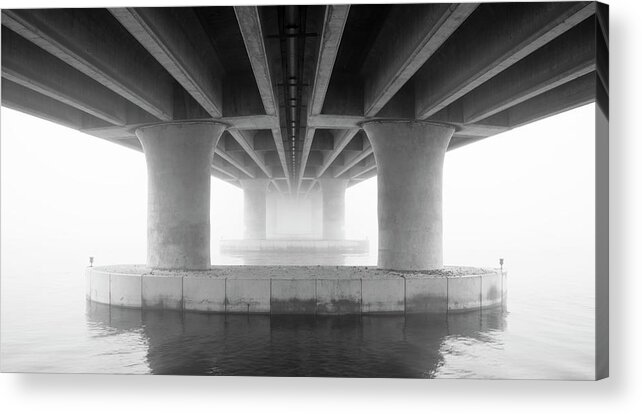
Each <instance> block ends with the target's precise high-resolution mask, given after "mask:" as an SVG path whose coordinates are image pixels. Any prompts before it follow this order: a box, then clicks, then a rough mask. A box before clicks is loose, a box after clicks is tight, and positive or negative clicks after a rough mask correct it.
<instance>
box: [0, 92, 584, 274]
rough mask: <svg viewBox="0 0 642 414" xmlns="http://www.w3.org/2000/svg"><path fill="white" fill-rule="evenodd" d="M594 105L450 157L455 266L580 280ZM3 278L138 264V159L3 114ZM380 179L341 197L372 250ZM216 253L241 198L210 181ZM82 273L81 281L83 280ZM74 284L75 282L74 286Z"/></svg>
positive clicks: (449, 237) (357, 234)
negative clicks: (21, 272)
mask: <svg viewBox="0 0 642 414" xmlns="http://www.w3.org/2000/svg"><path fill="white" fill-rule="evenodd" d="M594 110H595V109H594V105H593V104H591V105H586V106H583V107H581V108H578V109H575V110H572V111H568V112H565V113H562V114H559V115H557V116H553V117H550V118H548V119H545V120H542V121H538V122H535V123H532V124H530V125H526V126H524V127H521V128H517V129H515V130H513V131H509V132H505V133H502V134H499V135H496V136H494V137H491V138H488V139H485V140H482V141H480V142H477V143H474V144H471V145H469V146H466V147H463V148H459V149H456V150H454V151H451V152H448V153H447V155H446V161H445V167H444V254H445V257H444V259H445V263H446V264H453V265H471V266H497V263H498V258H499V257H504V258H505V259H506V266H507V267H508V268H510V267H511V264H513V263H517V262H523V261H526V262H532V261H533V260H535V262H536V263H538V264H539V265H540V266H542V268H545V267H547V266H555V267H556V268H557V269H558V270H559V269H572V270H573V274H585V275H586V274H587V272H588V275H587V277H588V276H591V277H590V278H587V281H590V280H592V275H593V262H594V260H593V257H594V247H593V243H594V197H595V190H594V175H595V168H594V159H595V151H594ZM1 115H2V130H1V133H2V140H1V152H2V159H1V162H2V171H1V172H2V183H1V184H2V192H1V196H2V199H1V202H2V208H1V211H2V217H1V220H2V223H1V224H2V232H1V234H2V240H1V241H2V252H1V253H2V276H6V275H10V274H12V273H13V272H14V271H15V270H18V269H20V268H21V267H23V266H25V265H28V266H32V267H34V266H35V267H36V268H40V267H43V268H44V269H46V268H52V267H53V268H67V269H68V270H70V271H72V270H73V271H76V269H78V272H80V269H82V267H84V266H86V264H87V263H88V257H89V256H94V257H95V264H96V265H106V264H116V263H144V262H145V249H146V240H145V237H146V197H147V190H146V167H145V159H144V155H143V154H142V153H139V152H136V151H133V150H131V149H128V148H125V147H121V146H119V145H115V144H113V143H111V142H107V141H103V140H101V139H98V138H94V137H92V136H89V135H85V134H83V133H80V132H77V131H74V130H72V129H69V128H66V127H63V126H59V125H56V124H53V123H50V122H47V121H44V120H41V119H38V118H35V117H32V116H30V115H26V114H23V113H20V112H16V111H13V110H11V109H7V108H4V107H3V108H2V114H1ZM376 206H377V179H376V177H375V178H372V179H369V180H367V181H365V182H363V183H360V184H358V185H355V186H352V187H350V188H349V189H348V190H347V194H346V237H347V238H351V239H363V238H367V239H369V240H370V241H371V250H372V252H371V257H372V264H374V263H376V246H377V244H376V243H377V211H376ZM211 223H212V250H213V258H214V259H213V260H214V262H215V263H216V256H217V251H218V240H220V239H226V238H242V235H243V191H242V190H241V189H239V188H237V187H235V186H233V185H230V184H228V183H226V182H223V181H221V180H218V179H215V178H212V202H211ZM79 274H80V273H79ZM79 280H80V279H79Z"/></svg>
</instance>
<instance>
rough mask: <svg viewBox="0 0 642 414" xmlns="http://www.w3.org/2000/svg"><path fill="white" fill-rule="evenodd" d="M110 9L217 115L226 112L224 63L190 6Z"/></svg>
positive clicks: (180, 81)
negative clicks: (224, 103) (224, 106)
mask: <svg viewBox="0 0 642 414" xmlns="http://www.w3.org/2000/svg"><path fill="white" fill-rule="evenodd" d="M109 12H110V13H111V14H112V15H113V16H114V17H115V18H116V19H117V20H118V21H119V22H120V23H121V24H122V25H123V26H124V27H125V28H126V29H127V30H128V31H129V33H131V34H132V36H134V37H135V38H136V40H138V42H140V44H142V45H143V47H145V49H147V51H148V52H149V53H150V54H151V55H152V56H154V58H156V60H157V61H158V62H159V63H160V64H161V65H163V67H164V68H165V70H167V71H168V72H169V73H170V74H171V75H172V76H173V77H174V79H176V80H177V81H178V83H180V84H181V86H183V88H185V90H186V91H187V92H188V93H189V94H190V95H191V96H192V97H193V98H194V99H195V100H196V102H198V103H199V104H200V105H201V106H202V107H203V108H204V109H205V110H206V111H207V113H209V114H210V115H211V116H212V117H213V118H219V117H221V115H222V113H223V108H222V106H223V94H222V86H221V85H222V79H223V75H224V70H223V66H222V65H221V63H220V61H219V59H218V57H217V56H216V54H215V53H214V50H213V49H212V47H211V44H210V41H209V39H208V37H207V34H206V33H205V31H204V30H203V28H202V27H201V24H200V23H199V21H198V18H197V17H196V15H194V12H193V11H192V9H190V8H181V9H172V10H169V9H167V8H161V7H144V8H113V9H109Z"/></svg>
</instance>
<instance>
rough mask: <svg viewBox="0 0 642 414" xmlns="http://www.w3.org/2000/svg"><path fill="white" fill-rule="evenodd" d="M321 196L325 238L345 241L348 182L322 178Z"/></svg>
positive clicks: (320, 181)
mask: <svg viewBox="0 0 642 414" xmlns="http://www.w3.org/2000/svg"><path fill="white" fill-rule="evenodd" d="M319 183H320V184H321V194H322V197H323V238H324V239H326V240H343V239H344V238H345V217H346V187H347V186H348V180H345V179H340V178H322V179H320V180H319Z"/></svg>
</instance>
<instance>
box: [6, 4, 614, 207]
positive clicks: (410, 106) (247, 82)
mask: <svg viewBox="0 0 642 414" xmlns="http://www.w3.org/2000/svg"><path fill="white" fill-rule="evenodd" d="M596 56H597V59H596ZM607 62H608V9H607V8H606V7H605V6H603V5H599V4H598V3H595V2H552V3H461V4H458V3H451V4H447V3H443V4H415V5H385V4H384V5H352V6H351V5H329V6H323V5H307V6H288V7H279V6H264V7H246V6H239V7H227V6H220V7H180V8H171V7H168V8H115V9H46V10H45V9H42V10H17V9H15V10H10V9H6V10H3V11H2V104H3V105H5V106H7V107H11V108H15V109H18V110H21V111H24V112H27V113H30V114H33V115H36V116H39V117H43V118H45V119H49V120H51V121H54V122H57V123H60V124H62V125H66V126H69V127H71V128H74V129H78V130H81V131H83V132H86V133H87V134H90V135H93V136H96V137H99V138H102V139H106V140H108V141H111V142H114V143H117V144H121V145H125V146H127V147H130V148H133V149H136V150H142V147H141V144H140V142H139V139H138V138H137V137H136V134H135V130H136V128H137V127H139V126H140V125H144V124H149V123H155V122H162V121H178V120H203V119H214V120H218V121H221V122H224V123H225V124H226V125H228V129H227V130H226V131H225V132H224V133H223V134H222V136H221V139H220V140H219V141H218V144H217V145H216V148H215V153H214V156H213V158H212V163H211V164H212V165H211V168H212V170H211V172H212V175H214V176H216V177H217V178H220V179H223V180H226V181H228V182H230V183H232V184H235V185H238V186H240V185H241V180H245V179H262V178H265V179H268V180H269V183H270V185H269V191H277V192H279V193H291V194H305V193H307V192H309V191H317V190H318V188H319V187H318V179H320V178H322V177H333V178H343V179H347V180H349V185H352V184H355V183H358V182H360V181H362V180H364V179H367V178H369V177H371V176H373V175H376V174H377V165H376V162H375V159H374V154H373V147H372V146H371V145H370V142H369V138H368V136H367V135H366V134H365V133H364V131H363V130H362V129H361V128H360V125H361V122H363V121H366V120H369V119H376V118H398V119H419V120H431V121H438V122H444V123H448V124H450V125H453V126H455V128H456V130H455V132H454V134H453V136H452V139H451V140H450V142H449V144H448V149H449V150H452V149H454V148H458V147H460V146H462V145H467V144H470V143H473V142H476V141H479V140H481V139H484V138H487V137H490V136H492V135H495V134H497V133H500V132H503V131H506V130H508V129H512V128H515V127H518V126H520V125H524V124H526V123H529V122H533V121H535V120H538V119H541V118H544V117H547V116H550V115H553V114H556V113H559V112H561V111H565V110H568V109H571V108H575V107H577V106H580V105H584V104H586V103H589V102H593V101H594V100H595V99H596V96H607V95H608V64H607ZM43 68H46V70H43ZM604 102H606V100H602V103H604ZM604 110H605V112H606V113H607V114H608V109H607V108H604Z"/></svg>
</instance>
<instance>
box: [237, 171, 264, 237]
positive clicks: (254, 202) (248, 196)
mask: <svg viewBox="0 0 642 414" xmlns="http://www.w3.org/2000/svg"><path fill="white" fill-rule="evenodd" d="M269 183H270V180H268V179H267V178H266V179H255V180H241V187H243V196H244V198H243V200H244V201H243V217H244V221H245V231H244V233H243V234H244V237H245V239H248V240H262V239H265V234H266V230H265V229H266V205H267V197H266V195H267V187H268V184H269Z"/></svg>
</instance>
